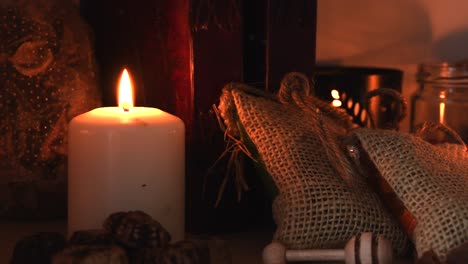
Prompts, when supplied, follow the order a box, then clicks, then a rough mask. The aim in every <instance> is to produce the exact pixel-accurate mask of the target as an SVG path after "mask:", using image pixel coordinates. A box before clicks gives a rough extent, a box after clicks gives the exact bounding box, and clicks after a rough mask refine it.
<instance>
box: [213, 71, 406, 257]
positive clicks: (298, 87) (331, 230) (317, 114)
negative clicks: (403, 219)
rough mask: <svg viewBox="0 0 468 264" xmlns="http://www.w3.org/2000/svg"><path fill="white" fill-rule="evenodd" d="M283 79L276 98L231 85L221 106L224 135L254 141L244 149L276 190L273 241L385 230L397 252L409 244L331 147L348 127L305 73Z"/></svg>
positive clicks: (293, 242)
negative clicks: (316, 94)
mask: <svg viewBox="0 0 468 264" xmlns="http://www.w3.org/2000/svg"><path fill="white" fill-rule="evenodd" d="M282 84H283V85H282V88H281V89H280V93H279V99H278V100H276V99H275V98H273V97H272V96H268V95H266V94H263V93H262V92H261V91H256V90H254V88H249V87H246V86H245V85H243V84H230V85H228V86H226V87H225V89H224V91H223V95H222V97H221V103H220V106H219V110H220V114H221V117H223V119H224V120H225V124H226V126H227V129H226V132H227V133H231V134H234V135H236V133H237V136H240V137H241V140H242V141H251V142H252V143H253V145H254V147H255V149H250V151H251V152H252V153H258V157H255V158H256V159H257V162H259V163H262V165H263V166H264V167H265V168H266V170H267V172H268V174H269V175H270V176H271V178H272V179H273V181H274V183H275V184H276V186H277V188H278V191H279V195H278V196H277V197H276V199H275V202H274V204H273V215H274V218H275V222H276V224H277V230H276V233H275V237H274V239H275V240H279V241H281V242H282V243H284V244H285V245H286V246H287V247H288V248H291V249H304V248H325V247H337V246H340V245H343V244H344V243H345V242H346V241H348V240H349V239H350V238H351V237H352V236H354V235H358V234H359V233H361V232H365V231H368V232H374V233H376V234H383V235H384V236H385V237H387V238H388V239H389V240H390V241H391V242H392V244H393V246H394V248H395V251H396V252H397V253H398V254H401V253H402V252H404V250H405V249H406V247H407V245H408V241H407V238H406V236H405V235H404V233H403V231H402V229H401V228H400V227H399V225H398V224H397V222H396V221H395V220H394V219H393V218H392V217H391V216H390V214H389V213H387V212H386V211H385V209H384V208H383V206H382V204H381V202H380V200H379V198H378V196H377V195H376V194H375V193H374V192H372V190H371V189H370V188H369V186H368V185H367V184H366V182H365V180H364V179H362V178H360V177H359V176H357V174H355V173H354V172H353V170H352V166H351V165H350V164H348V162H347V159H346V157H345V154H344V152H342V150H341V148H340V146H338V144H337V142H338V141H339V139H340V138H341V137H343V136H344V135H345V134H346V133H347V131H348V129H349V128H350V126H349V124H346V122H341V121H340V119H339V116H340V113H336V112H333V111H335V110H334V109H332V108H328V104H327V105H326V106H325V105H322V103H321V102H319V101H317V99H315V98H313V97H312V96H310V93H309V91H307V88H308V83H307V78H306V77H305V76H303V75H300V74H296V73H294V74H289V75H287V76H286V77H285V79H283V82H282ZM242 131H245V135H244V136H243V135H242V134H243V133H242ZM245 136H247V137H248V138H245ZM246 145H247V146H249V145H250V144H246Z"/></svg>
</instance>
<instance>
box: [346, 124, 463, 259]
mask: <svg viewBox="0 0 468 264" xmlns="http://www.w3.org/2000/svg"><path fill="white" fill-rule="evenodd" d="M353 135H354V136H355V138H356V139H357V140H358V142H357V143H359V144H360V146H359V147H360V148H361V151H364V152H365V153H361V156H362V155H365V156H367V157H368V158H369V159H370V161H371V162H372V163H373V164H374V165H375V167H376V169H377V170H378V173H379V174H380V175H381V177H382V178H383V180H384V181H385V184H388V185H389V187H390V188H391V189H392V190H393V191H394V192H395V194H396V196H397V197H398V199H399V200H400V201H401V202H402V204H403V205H404V207H405V209H406V210H407V211H408V212H409V213H410V214H411V218H413V220H412V221H411V222H408V221H407V222H408V223H409V224H410V225H409V226H408V227H409V230H408V231H409V233H410V234H412V235H411V238H412V240H413V241H414V243H415V245H416V250H417V253H418V256H419V257H420V256H422V255H423V254H424V253H426V252H429V251H431V250H432V251H433V252H434V253H435V254H436V255H437V256H438V257H439V258H440V259H441V260H444V259H445V257H446V255H447V253H448V252H449V251H451V250H452V249H455V248H457V247H459V246H461V245H462V244H463V243H466V242H468V152H467V149H466V147H465V146H464V145H458V144H440V145H432V144H430V143H428V142H427V141H424V140H423V139H421V138H418V137H415V136H412V135H410V134H404V133H397V132H392V131H384V130H371V129H358V130H356V131H354V133H353ZM361 162H362V161H361ZM376 176H377V175H369V177H376Z"/></svg>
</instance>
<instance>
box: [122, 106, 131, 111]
mask: <svg viewBox="0 0 468 264" xmlns="http://www.w3.org/2000/svg"><path fill="white" fill-rule="evenodd" d="M122 108H123V110H124V112H130V108H129V107H122Z"/></svg>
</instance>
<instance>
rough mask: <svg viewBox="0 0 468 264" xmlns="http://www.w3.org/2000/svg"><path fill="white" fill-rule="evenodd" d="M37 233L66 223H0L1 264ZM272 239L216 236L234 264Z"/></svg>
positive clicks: (251, 261) (249, 263)
mask: <svg viewBox="0 0 468 264" xmlns="http://www.w3.org/2000/svg"><path fill="white" fill-rule="evenodd" d="M36 232H60V233H63V234H65V233H66V222H64V221H56V222H34V223H20V222H7V221H0V263H9V262H10V258H11V255H12V252H13V248H14V246H15V244H16V242H17V241H18V240H20V239H21V238H22V237H24V236H27V235H31V234H34V233H36ZM271 237H272V234H271V233H270V232H239V233H231V234H219V235H216V238H217V239H221V240H223V241H225V242H226V245H227V247H228V250H229V251H230V253H231V257H232V264H261V263H262V260H261V254H262V250H263V248H264V247H265V245H267V244H268V243H269V242H270V241H271ZM315 263H317V262H314V264H315ZM328 263H330V262H328ZM397 263H398V264H409V263H410V262H407V261H403V262H402V261H400V262H397ZM226 264H227V263H226Z"/></svg>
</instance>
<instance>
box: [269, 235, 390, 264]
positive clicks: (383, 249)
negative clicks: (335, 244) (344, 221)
mask: <svg viewBox="0 0 468 264" xmlns="http://www.w3.org/2000/svg"><path fill="white" fill-rule="evenodd" d="M358 239H359V249H358V250H356V248H355V246H356V237H353V238H352V239H351V240H350V241H349V242H348V243H347V244H346V247H345V249H344V250H343V249H317V250H287V249H286V247H285V246H284V245H283V244H281V243H279V242H272V243H271V244H269V245H267V246H266V247H265V249H264V250H263V263H264V264H286V263H287V262H289V261H291V262H294V261H344V262H345V263H346V264H373V260H374V259H377V260H378V263H379V264H391V263H392V247H391V244H390V242H389V241H388V240H386V239H385V238H384V237H383V236H377V237H374V236H372V234H371V233H363V234H361V236H360V237H359V238H358ZM356 253H357V254H358V256H357V257H356Z"/></svg>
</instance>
